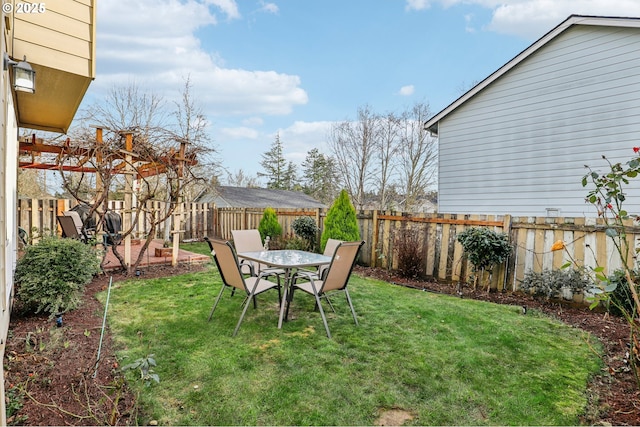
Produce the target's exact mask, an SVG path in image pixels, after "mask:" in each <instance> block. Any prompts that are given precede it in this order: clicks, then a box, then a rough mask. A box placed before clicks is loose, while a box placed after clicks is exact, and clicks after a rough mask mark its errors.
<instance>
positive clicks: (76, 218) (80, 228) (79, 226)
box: [62, 211, 89, 242]
mask: <svg viewBox="0 0 640 427" xmlns="http://www.w3.org/2000/svg"><path fill="white" fill-rule="evenodd" d="M62 215H64V216H66V217H69V218H71V219H72V221H73V225H74V226H75V227H76V230H77V233H78V235H79V236H80V240H82V241H83V242H86V241H87V240H89V235H88V234H87V232H86V231H85V229H84V225H83V223H82V218H80V214H79V213H78V212H76V211H64V212H62Z"/></svg>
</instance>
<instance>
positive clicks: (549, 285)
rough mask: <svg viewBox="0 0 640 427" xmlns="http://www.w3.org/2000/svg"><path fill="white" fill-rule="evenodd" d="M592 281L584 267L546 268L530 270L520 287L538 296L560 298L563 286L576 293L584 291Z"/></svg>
mask: <svg viewBox="0 0 640 427" xmlns="http://www.w3.org/2000/svg"><path fill="white" fill-rule="evenodd" d="M591 283H592V282H591V279H590V278H589V276H588V275H587V273H586V272H585V270H584V269H583V268H580V269H562V270H544V271H542V273H536V272H534V271H533V270H529V271H527V272H526V273H525V275H524V279H523V280H522V282H521V283H520V289H522V290H523V291H525V292H528V293H530V294H532V295H533V296H537V297H544V298H560V297H562V289H563V288H567V289H570V290H571V292H572V293H574V294H576V293H582V292H583V291H584V290H585V289H586V288H587V287H589V286H590V285H591Z"/></svg>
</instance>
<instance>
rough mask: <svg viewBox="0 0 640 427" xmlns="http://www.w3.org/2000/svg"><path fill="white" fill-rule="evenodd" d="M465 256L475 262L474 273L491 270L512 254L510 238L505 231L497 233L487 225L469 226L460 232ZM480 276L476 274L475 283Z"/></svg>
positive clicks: (460, 240)
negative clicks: (486, 226)
mask: <svg viewBox="0 0 640 427" xmlns="http://www.w3.org/2000/svg"><path fill="white" fill-rule="evenodd" d="M457 239H458V242H460V243H461V244H462V249H463V250H464V254H465V256H466V257H467V258H468V259H469V261H470V262H471V264H473V271H474V273H478V272H484V271H485V270H491V269H492V268H493V267H494V266H496V265H499V264H501V263H502V262H504V261H505V260H506V259H507V257H508V256H509V254H511V245H509V239H508V238H507V235H506V234H504V233H496V232H495V231H493V230H489V229H488V228H485V227H472V228H467V229H466V230H464V231H463V232H462V233H460V234H458V237H457ZM477 280H478V277H477V275H476V276H475V279H474V285H475V284H477Z"/></svg>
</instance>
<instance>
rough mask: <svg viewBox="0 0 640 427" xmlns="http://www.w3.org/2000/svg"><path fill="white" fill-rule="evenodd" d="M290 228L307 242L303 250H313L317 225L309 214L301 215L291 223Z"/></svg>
mask: <svg viewBox="0 0 640 427" xmlns="http://www.w3.org/2000/svg"><path fill="white" fill-rule="evenodd" d="M291 228H293V231H294V232H295V233H296V235H297V236H298V237H300V238H301V239H303V240H305V241H306V242H307V245H306V248H305V250H310V251H313V250H314V248H315V247H316V236H317V235H318V230H319V229H318V226H317V225H316V222H315V221H314V220H313V218H311V217H310V216H301V217H299V218H296V219H294V220H293V222H292V223H291Z"/></svg>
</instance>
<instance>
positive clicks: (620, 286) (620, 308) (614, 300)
mask: <svg viewBox="0 0 640 427" xmlns="http://www.w3.org/2000/svg"><path fill="white" fill-rule="evenodd" d="M631 278H632V279H633V280H634V281H635V282H636V289H637V290H638V291H639V292H640V288H638V287H637V283H638V280H639V279H640V274H638V272H635V271H634V272H633V273H632V275H631ZM609 281H610V282H611V283H612V284H613V283H615V284H616V288H615V290H614V291H613V292H612V293H611V295H610V296H611V302H610V304H609V305H608V310H609V312H610V313H611V314H614V315H616V316H622V315H623V314H624V312H626V313H627V314H632V313H635V304H634V302H633V296H632V295H631V289H629V281H628V280H627V276H626V275H625V271H624V270H623V269H618V270H616V271H614V272H613V274H611V275H610V276H609ZM632 317H633V315H632Z"/></svg>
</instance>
